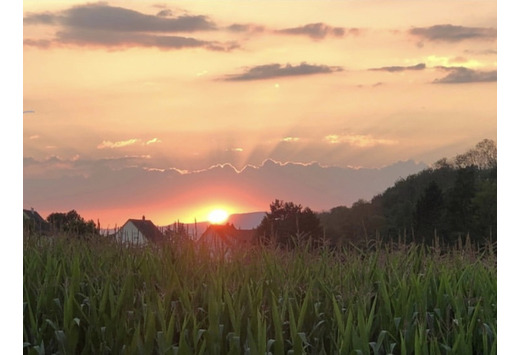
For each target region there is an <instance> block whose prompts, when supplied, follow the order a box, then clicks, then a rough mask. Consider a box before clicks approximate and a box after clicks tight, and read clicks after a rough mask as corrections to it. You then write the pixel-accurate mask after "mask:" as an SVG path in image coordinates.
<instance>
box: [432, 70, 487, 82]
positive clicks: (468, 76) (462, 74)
mask: <svg viewBox="0 0 520 355" xmlns="http://www.w3.org/2000/svg"><path fill="white" fill-rule="evenodd" d="M439 68H440V69H442V70H445V71H449V72H450V73H449V74H448V75H447V76H445V77H444V78H441V79H436V80H434V81H433V83H434V84H462V83H481V82H496V81H497V71H496V70H492V71H477V70H472V69H468V68H463V67H456V68H448V67H439Z"/></svg>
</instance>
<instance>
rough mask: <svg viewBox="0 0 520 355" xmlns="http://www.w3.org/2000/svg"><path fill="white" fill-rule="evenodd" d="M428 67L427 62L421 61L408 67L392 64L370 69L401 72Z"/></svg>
mask: <svg viewBox="0 0 520 355" xmlns="http://www.w3.org/2000/svg"><path fill="white" fill-rule="evenodd" d="M423 69H426V64H424V63H420V64H417V65H412V66H408V67H401V66H391V67H381V68H372V69H370V70H375V71H387V72H401V71H405V70H423Z"/></svg>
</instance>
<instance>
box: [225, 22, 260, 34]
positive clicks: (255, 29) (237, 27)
mask: <svg viewBox="0 0 520 355" xmlns="http://www.w3.org/2000/svg"><path fill="white" fill-rule="evenodd" d="M226 29H227V30H228V31H231V32H246V33H261V32H264V31H265V27H264V26H260V25H255V24H250V23H249V24H239V23H234V24H232V25H230V26H228V27H226Z"/></svg>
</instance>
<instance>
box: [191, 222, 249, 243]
mask: <svg viewBox="0 0 520 355" xmlns="http://www.w3.org/2000/svg"><path fill="white" fill-rule="evenodd" d="M211 234H216V235H217V236H218V237H219V238H220V239H221V240H222V241H223V242H224V243H226V244H230V243H236V242H238V243H251V242H253V240H254V237H255V230H254V229H236V228H235V226H234V225H233V224H210V225H209V226H208V229H206V231H205V232H204V233H202V235H201V236H200V239H199V240H202V241H203V240H204V238H205V237H207V236H209V235H211Z"/></svg>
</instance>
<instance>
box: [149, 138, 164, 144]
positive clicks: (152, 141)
mask: <svg viewBox="0 0 520 355" xmlns="http://www.w3.org/2000/svg"><path fill="white" fill-rule="evenodd" d="M155 143H161V140H160V139H159V138H152V139H150V140H148V141H146V143H145V144H146V145H150V144H155Z"/></svg>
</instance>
